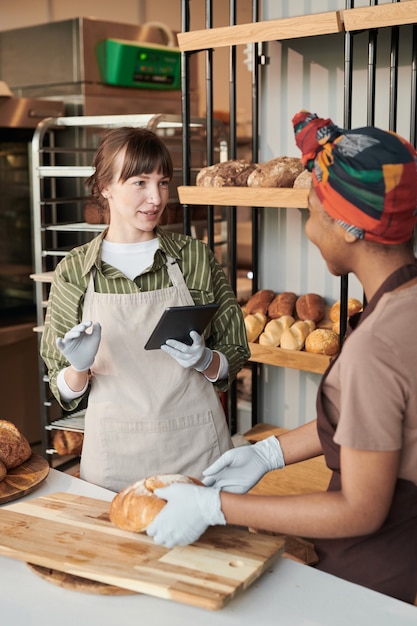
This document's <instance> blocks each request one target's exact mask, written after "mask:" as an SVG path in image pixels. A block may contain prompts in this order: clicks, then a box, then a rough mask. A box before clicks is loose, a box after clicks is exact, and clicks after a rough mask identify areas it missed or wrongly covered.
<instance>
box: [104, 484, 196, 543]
mask: <svg viewBox="0 0 417 626" xmlns="http://www.w3.org/2000/svg"><path fill="white" fill-rule="evenodd" d="M173 483H188V484H195V485H202V484H203V483H201V482H200V481H199V480H197V479H196V478H192V477H191V476H184V475H182V474H160V475H159V476H150V477H148V478H143V479H142V480H138V481H137V482H135V483H133V484H132V485H128V486H127V487H125V489H123V490H122V491H120V492H119V493H118V494H117V495H116V496H115V497H114V498H113V500H112V502H111V504H110V521H111V522H112V523H113V524H114V525H115V526H117V527H118V528H122V529H123V530H131V531H133V532H135V533H140V532H143V531H144V530H146V529H147V527H148V526H149V524H150V523H151V522H152V521H153V520H154V518H155V517H156V516H157V515H158V513H159V511H161V510H162V509H163V508H164V506H165V504H166V501H165V500H162V499H161V498H158V496H156V495H155V494H154V493H153V492H154V490H155V489H159V488H161V487H167V486H168V485H172V484H173Z"/></svg>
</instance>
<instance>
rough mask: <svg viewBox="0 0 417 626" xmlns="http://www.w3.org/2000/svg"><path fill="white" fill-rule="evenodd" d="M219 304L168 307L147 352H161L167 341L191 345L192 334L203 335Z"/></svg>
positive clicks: (146, 346)
mask: <svg viewBox="0 0 417 626" xmlns="http://www.w3.org/2000/svg"><path fill="white" fill-rule="evenodd" d="M218 308H219V305H218V304H201V305H198V304H196V305H190V306H174V307H168V308H166V309H165V311H164V312H163V314H162V316H161V318H160V320H159V322H158V323H157V325H156V326H155V328H154V330H153V331H152V334H151V336H150V337H149V339H148V341H147V342H146V344H145V350H159V348H160V347H161V346H162V344H164V343H165V342H166V340H167V339H177V340H178V341H181V342H182V343H187V344H188V345H191V343H192V342H191V338H190V332H191V331H192V330H195V331H197V332H198V333H199V335H201V334H202V333H203V332H204V330H205V329H206V327H207V324H208V323H209V322H210V320H211V318H212V317H213V316H214V314H215V313H216V311H217V310H218Z"/></svg>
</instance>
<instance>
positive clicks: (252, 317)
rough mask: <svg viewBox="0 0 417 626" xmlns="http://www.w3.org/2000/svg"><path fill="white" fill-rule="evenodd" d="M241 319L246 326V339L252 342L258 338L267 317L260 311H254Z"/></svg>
mask: <svg viewBox="0 0 417 626" xmlns="http://www.w3.org/2000/svg"><path fill="white" fill-rule="evenodd" d="M243 321H244V324H245V328H246V336H247V339H248V341H249V342H250V343H253V342H254V341H256V340H257V339H258V337H259V335H260V334H261V332H262V331H263V329H264V328H265V324H266V322H267V317H266V315H263V314H262V313H254V314H249V315H246V317H245V318H244V319H243Z"/></svg>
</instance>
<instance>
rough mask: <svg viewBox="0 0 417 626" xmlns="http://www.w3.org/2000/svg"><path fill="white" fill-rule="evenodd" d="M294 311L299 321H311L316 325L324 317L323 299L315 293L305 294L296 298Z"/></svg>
mask: <svg viewBox="0 0 417 626" xmlns="http://www.w3.org/2000/svg"><path fill="white" fill-rule="evenodd" d="M295 310H296V312H297V315H298V317H299V318H300V320H312V321H313V322H314V323H315V324H317V322H320V321H321V320H322V319H323V317H324V298H323V297H322V296H320V295H319V294H317V293H306V294H305V295H303V296H299V297H298V298H297V300H296V303H295Z"/></svg>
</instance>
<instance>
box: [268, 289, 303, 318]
mask: <svg viewBox="0 0 417 626" xmlns="http://www.w3.org/2000/svg"><path fill="white" fill-rule="evenodd" d="M296 300H297V296H296V294H295V293H293V292H292V291H283V292H282V293H278V294H277V295H276V296H275V297H274V299H273V300H272V302H270V304H269V305H268V317H270V318H271V319H276V318H277V317H281V316H282V315H291V316H292V315H294V306H295V301H296Z"/></svg>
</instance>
